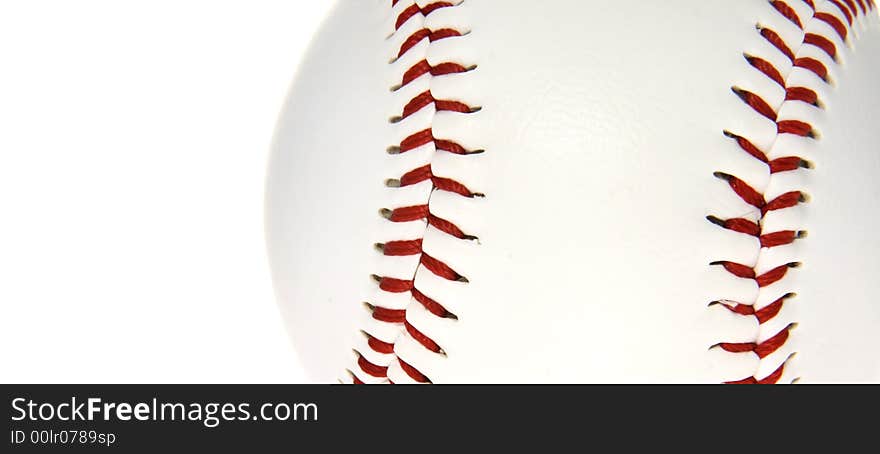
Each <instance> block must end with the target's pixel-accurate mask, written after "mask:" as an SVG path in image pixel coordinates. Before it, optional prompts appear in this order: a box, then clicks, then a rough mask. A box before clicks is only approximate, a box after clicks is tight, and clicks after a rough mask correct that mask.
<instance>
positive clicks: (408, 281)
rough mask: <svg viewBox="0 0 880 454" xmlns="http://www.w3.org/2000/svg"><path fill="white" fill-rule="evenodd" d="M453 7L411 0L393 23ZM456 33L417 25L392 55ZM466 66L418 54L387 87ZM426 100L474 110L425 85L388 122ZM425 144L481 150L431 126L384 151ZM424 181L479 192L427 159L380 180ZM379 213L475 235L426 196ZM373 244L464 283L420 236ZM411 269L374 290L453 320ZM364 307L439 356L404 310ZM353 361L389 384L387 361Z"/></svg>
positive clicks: (380, 346)
mask: <svg viewBox="0 0 880 454" xmlns="http://www.w3.org/2000/svg"><path fill="white" fill-rule="evenodd" d="M398 3H399V0H392V7H394V6H397V4H398ZM453 6H456V5H455V4H453V3H452V2H435V3H431V4H429V5H427V6H425V7H419V6H418V4H416V3H415V2H411V4H410V5H409V6H408V7H406V8H404V9H403V11H402V12H401V13H400V14H398V16H397V21H396V23H395V29H396V30H399V29H400V28H401V27H402V26H403V25H404V24H405V23H406V22H407V21H409V20H410V19H412V18H413V17H415V16H418V15H422V16H423V17H426V16H428V15H430V14H431V13H433V12H434V11H436V10H438V9H440V8H448V7H453ZM461 36H463V33H462V32H460V31H459V30H455V29H452V28H443V29H439V30H429V29H427V28H421V29H419V30H417V31H415V32H413V33H412V34H411V35H410V36H409V37H407V38H406V39H405V40H404V41H403V43H402V44H401V46H400V48H399V51H398V54H397V55H398V57H397V58H398V59H399V58H400V57H402V56H404V55H405V54H406V53H407V52H410V51H412V50H413V49H414V48H415V47H416V46H417V45H418V44H419V43H421V42H423V41H424V40H426V39H427V40H428V42H429V43H430V42H435V41H438V40H441V39H446V38H453V37H461ZM392 63H394V62H392ZM472 69H474V67H470V68H468V67H465V66H463V65H461V64H459V63H455V62H442V63H439V64H436V65H431V64H430V63H429V62H428V61H427V60H425V59H423V60H421V61H419V62H418V63H416V64H415V65H413V66H412V67H410V68H409V69H407V70H406V71H405V72H404V75H403V78H402V81H401V84H400V85H399V86H397V87H393V89H394V90H397V89H400V88H401V87H403V86H405V85H407V84H409V83H411V82H413V81H414V80H416V79H418V78H419V77H422V76H425V75H430V76H432V77H440V76H445V75H449V74H458V73H464V72H467V71H470V70H472ZM432 105H433V106H434V112H435V113H436V112H456V113H462V114H471V113H474V112H477V111H479V110H480V108H479V107H473V106H471V105H469V104H467V103H465V102H462V101H460V100H452V99H437V98H436V97H435V96H434V95H433V93H432V92H431V91H430V90H427V91H424V92H422V93H419V94H418V95H416V96H414V97H413V98H412V99H411V100H410V101H409V102H407V103H406V105H405V106H404V107H403V111H402V112H401V115H400V116H398V117H394V118H392V119H391V121H392V122H394V123H399V122H403V121H405V120H406V119H407V118H409V117H410V116H412V115H414V114H415V113H417V112H419V111H421V110H423V109H425V108H427V107H429V106H432ZM431 144H433V146H434V150H435V152H447V153H453V154H458V155H463V156H467V155H473V154H478V153H482V150H468V149H466V148H465V147H464V146H462V145H461V144H459V143H457V142H455V141H453V140H450V139H440V138H437V137H435V135H434V131H433V129H432V128H427V129H423V130H420V131H416V132H413V133H410V134H409V135H408V136H406V137H405V138H404V139H403V140H401V142H400V143H399V144H397V145H394V146H391V147H389V148H388V152H389V153H390V154H392V155H397V154H403V153H407V152H410V151H412V150H415V149H417V148H420V147H423V146H426V145H431ZM424 182H430V183H431V191H432V192H433V191H444V192H448V193H452V194H457V195H459V196H462V197H465V198H474V197H483V196H484V195H483V194H481V193H477V192H474V191H471V190H470V189H469V188H468V187H467V186H466V185H464V184H462V183H460V182H458V181H456V180H455V179H452V178H449V177H446V176H438V175H435V174H434V170H433V168H432V166H431V164H430V163H429V164H425V165H423V166H421V167H418V168H415V169H412V170H409V171H407V172H406V173H404V174H403V175H401V176H400V178H397V179H389V180H387V181H386V182H385V184H386V186H387V187H389V188H404V187H408V186H412V185H416V184H420V183H424ZM380 214H381V216H382V217H384V218H385V219H386V220H388V221H389V222H415V221H420V222H424V223H425V225H426V227H432V228H434V229H437V230H438V231H440V232H443V233H445V234H447V235H450V236H452V237H454V238H458V239H462V240H473V239H476V237H474V236H471V235H468V234H466V233H465V232H464V231H463V230H462V229H461V228H459V227H458V226H457V225H455V224H454V223H453V222H451V221H449V220H446V219H442V218H440V217H437V216H436V215H434V214H433V213H431V206H430V201H428V203H425V204H422V205H412V206H404V207H396V208H384V209H382V210H380ZM375 246H376V249H377V250H378V251H379V252H380V253H381V254H382V255H383V256H385V257H407V256H410V257H411V256H417V257H418V260H419V261H418V265H417V269H416V270H418V269H419V268H424V269H425V270H427V271H429V272H430V273H432V274H434V275H435V276H438V277H440V278H442V279H446V280H449V281H456V282H461V283H467V282H468V280H467V278H465V277H464V276H462V275H461V274H460V273H458V272H457V271H456V270H455V269H453V268H452V267H451V266H449V264H447V263H445V262H444V261H442V260H440V259H438V258H437V257H434V256H433V255H430V254H428V253H427V252H426V251H425V248H424V247H423V246H424V244H423V239H422V238H416V239H401V240H394V241H388V242H385V243H379V244H376V245H375ZM415 274H416V273H415V271H414V272H413V278H403V279H402V278H398V277H393V276H377V275H374V276H373V279H374V280H375V281H376V282H377V284H378V286H379V289H380V290H381V291H383V292H388V293H395V294H402V293H409V294H410V296H411V297H412V300H413V303H415V304H420V305H422V307H424V308H425V309H426V310H427V311H428V312H429V313H431V314H432V315H434V316H435V317H438V318H442V319H448V320H457V319H458V317H456V316H455V315H454V314H453V313H451V312H449V311H448V310H447V309H446V308H445V307H444V306H443V305H442V304H440V303H438V302H437V301H435V300H434V299H432V298H430V297H428V296H427V295H425V294H424V293H422V292H421V291H419V290H418V289H417V288H416V286H415V280H414V276H415ZM367 307H368V309H369V310H370V311H371V312H372V317H373V319H375V320H378V321H380V322H384V323H389V324H394V325H395V326H397V327H399V328H400V329H401V330H405V331H406V332H407V333H408V334H409V336H410V337H411V338H412V339H414V340H415V341H416V342H418V343H419V345H421V346H422V347H424V348H425V349H427V350H428V351H430V352H432V353H435V354H441V355H445V352H444V350H443V348H442V347H441V346H440V345H439V344H438V343H437V342H436V341H434V340H433V339H431V338H430V337H429V336H428V335H427V334H425V333H423V332H422V331H420V330H418V329H417V328H416V327H415V326H413V325H412V324H411V323H410V322H409V321H408V320H407V317H406V313H407V310H406V309H388V308H383V307H380V306H375V305H371V304H367ZM365 334H366V336H367V344H368V345H369V346H370V348H371V349H373V350H374V351H376V352H378V353H382V354H390V355H395V359H394V360H396V361H397V362H398V364H399V365H400V368H401V369H402V370H403V371H404V372H405V373H406V374H407V375H408V376H409V377H410V378H411V379H413V380H414V381H416V382H418V383H431V380H430V379H429V378H428V377H427V376H426V375H425V374H423V373H422V372H421V371H419V370H418V369H417V368H416V367H414V366H412V365H411V364H409V363H408V362H406V361H405V360H403V359H402V358H400V356H398V355H397V354H396V353H395V352H394V346H395V343H396V342H397V341H396V340H395V341H394V342H385V341H382V340H379V339H378V338H376V337H375V336H372V335H370V334H369V333H365ZM400 334H402V333H401V332H400V331H398V336H399V335H400ZM358 366H359V367H360V368H361V370H362V371H363V372H364V373H366V374H369V375H371V376H374V377H377V378H382V379H384V381H387V382H389V383H392V381H391V380H389V379H388V375H387V370H388V367H387V366H380V365H376V364H373V363H371V362H369V361H368V360H366V359H365V358H364V357H363V356H362V355H359V358H358ZM353 381H354V382H356V383H357V382H360V381H361V380H359V379H358V378H357V377H355V378H354V379H353Z"/></svg>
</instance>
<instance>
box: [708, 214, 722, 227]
mask: <svg viewBox="0 0 880 454" xmlns="http://www.w3.org/2000/svg"><path fill="white" fill-rule="evenodd" d="M706 220H708V221H709V222H711V223H713V224H715V225H717V226H719V227H724V228H727V223H726V222H724V219H721V218H719V217H718V216H713V215H711V214H710V215H709V216H706Z"/></svg>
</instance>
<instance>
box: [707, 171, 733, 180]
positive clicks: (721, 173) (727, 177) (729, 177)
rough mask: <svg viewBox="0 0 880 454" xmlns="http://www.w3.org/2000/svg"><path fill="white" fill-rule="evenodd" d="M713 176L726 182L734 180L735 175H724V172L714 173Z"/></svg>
mask: <svg viewBox="0 0 880 454" xmlns="http://www.w3.org/2000/svg"><path fill="white" fill-rule="evenodd" d="M712 175H714V176H715V178H718V179H719V180H724V181H730V180H731V179H732V178H733V175H730V174H729V173H724V172H714V173H713V174H712Z"/></svg>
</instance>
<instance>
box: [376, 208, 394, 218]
mask: <svg viewBox="0 0 880 454" xmlns="http://www.w3.org/2000/svg"><path fill="white" fill-rule="evenodd" d="M392 214H394V211H393V210H389V209H388V208H382V209H381V210H379V216H382V217H383V218H385V219H388V220H391V215H392Z"/></svg>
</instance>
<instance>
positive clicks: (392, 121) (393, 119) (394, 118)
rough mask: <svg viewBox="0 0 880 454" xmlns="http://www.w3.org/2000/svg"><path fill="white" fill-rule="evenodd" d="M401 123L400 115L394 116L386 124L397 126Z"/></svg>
mask: <svg viewBox="0 0 880 454" xmlns="http://www.w3.org/2000/svg"><path fill="white" fill-rule="evenodd" d="M401 121H403V117H401V116H400V115H395V116H393V117H391V118H389V119H388V123H391V124H397V123H400V122H401Z"/></svg>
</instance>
